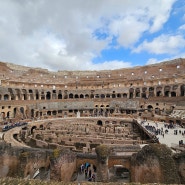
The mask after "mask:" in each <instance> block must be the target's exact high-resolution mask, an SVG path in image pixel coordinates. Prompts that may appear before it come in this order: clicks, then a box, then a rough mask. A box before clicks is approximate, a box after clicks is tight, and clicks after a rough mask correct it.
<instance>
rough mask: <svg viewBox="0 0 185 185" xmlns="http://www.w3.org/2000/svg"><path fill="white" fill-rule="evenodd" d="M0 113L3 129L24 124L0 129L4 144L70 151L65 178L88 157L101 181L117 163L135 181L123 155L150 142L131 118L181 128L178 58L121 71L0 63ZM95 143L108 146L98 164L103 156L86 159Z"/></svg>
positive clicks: (182, 81) (183, 91)
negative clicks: (70, 169) (69, 166)
mask: <svg viewBox="0 0 185 185" xmlns="http://www.w3.org/2000/svg"><path fill="white" fill-rule="evenodd" d="M0 113H1V114H0V121H1V127H2V130H3V129H4V130H3V131H6V129H7V127H6V128H5V125H6V124H7V123H8V126H9V127H14V124H15V123H16V124H17V123H19V124H20V123H21V122H22V123H23V122H29V123H28V124H27V125H26V126H25V125H23V126H22V127H21V128H20V129H18V128H15V129H12V130H9V129H7V130H9V132H8V134H5V135H4V140H6V142H8V143H11V145H12V146H16V147H17V146H19V147H39V148H44V149H54V150H56V149H62V148H63V147H64V148H66V149H69V150H70V151H72V152H75V153H76V154H78V155H77V156H78V157H77V158H75V162H74V160H73V162H74V163H75V165H74V163H73V170H72V172H73V176H74V172H75V171H76V169H78V168H79V167H80V165H81V164H82V163H85V162H86V161H90V163H91V164H93V165H94V166H96V167H99V169H102V171H101V172H99V176H101V177H98V178H99V179H101V180H102V181H103V180H104V179H107V177H106V175H105V174H106V171H105V170H106V169H107V166H105V164H107V165H108V166H109V168H110V174H111V169H112V168H113V167H114V168H116V169H117V170H118V169H119V165H121V166H122V167H124V169H127V170H128V171H129V172H130V175H129V180H128V181H129V182H130V181H138V182H140V180H141V179H139V180H138V179H136V176H134V174H136V172H135V171H136V170H135V169H133V166H132V162H131V161H130V159H131V156H132V154H134V153H137V152H138V151H140V149H141V148H140V147H139V145H141V144H146V143H151V142H157V141H156V138H155V137H154V135H152V134H151V133H149V132H148V131H147V130H145V129H144V128H141V127H140V125H139V124H138V122H137V119H138V118H139V119H142V120H153V121H165V122H167V123H170V124H178V125H180V126H182V127H183V126H185V59H181V58H180V59H175V60H172V61H166V62H162V63H159V64H153V65H147V66H140V67H133V68H127V69H126V68H124V69H117V70H100V71H57V72H51V71H48V70H46V69H41V68H30V67H24V66H19V65H15V64H11V63H3V62H0ZM6 126H7V125H6ZM102 144H103V145H106V146H109V147H111V151H110V158H109V159H110V160H109V164H108V162H105V164H104V162H102V160H103V161H104V160H105V161H106V160H108V159H104V158H103V159H102V158H100V159H98V161H99V163H97V161H96V159H95V158H96V157H95V158H94V157H93V154H95V150H96V149H95V148H96V147H97V146H100V145H102ZM88 154H91V155H89V156H88ZM97 154H98V153H97ZM68 156H70V155H69V154H68ZM111 156H112V157H111ZM104 157H105V156H104ZM106 157H108V156H106ZM73 159H74V157H73ZM123 159H124V160H123ZM65 160H66V158H65ZM70 160H71V159H70ZM68 164H69V163H68ZM101 165H103V166H101ZM74 166H75V167H74ZM65 168H66V169H67V167H65ZM117 172H119V170H118V171H117ZM124 172H127V171H124ZM32 173H33V172H32ZM60 173H61V172H60ZM65 173H66V172H65ZM112 173H114V172H112ZM159 173H160V172H159ZM30 174H31V172H30ZM30 174H29V175H30ZM33 174H34V173H33ZM100 174H101V175H100ZM110 174H109V175H110ZM26 175H28V174H26ZM33 176H34V175H33ZM66 176H67V175H66ZM154 176H155V175H154ZM151 177H152V176H151ZM151 177H150V178H147V180H146V179H145V180H143V181H142V182H148V181H149V182H150V180H149V179H151ZM70 178H72V174H71V176H70V177H69V178H68V180H69V179H70ZM60 179H63V180H64V179H65V178H62V177H61V178H60ZM152 182H153V181H152ZM154 182H155V181H154ZM158 182H163V181H162V180H158ZM176 182H177V181H176ZM178 182H179V181H178Z"/></svg>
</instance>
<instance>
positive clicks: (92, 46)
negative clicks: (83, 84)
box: [0, 0, 182, 70]
mask: <svg viewBox="0 0 185 185" xmlns="http://www.w3.org/2000/svg"><path fill="white" fill-rule="evenodd" d="M174 2H175V0H163V1H161V0H156V1H155V3H153V0H147V1H146V0H140V1H130V0H124V1H123V0H101V1H99V0H93V1H86V0H75V1H74V0H68V1H66V0H55V1H51V0H44V1H43V0H30V1H23V0H16V1H14V0H6V1H0V27H1V29H0V41H1V42H0V48H1V50H0V60H2V61H8V62H14V63H17V64H21V65H27V66H34V67H44V68H49V69H52V70H60V69H61V70H62V69H64V70H77V69H80V70H81V69H83V70H86V69H88V70H89V69H93V70H94V69H108V67H110V68H109V69H111V68H112V67H115V66H118V67H124V66H127V65H128V63H127V62H126V63H124V62H120V61H116V60H115V61H112V62H104V63H103V64H94V63H93V62H92V61H93V58H94V57H96V56H98V55H100V54H101V51H102V50H103V49H106V48H108V47H109V46H110V42H111V39H112V38H113V37H116V38H117V41H118V43H119V45H120V46H124V47H126V48H131V47H133V45H134V44H135V43H138V41H139V39H140V38H141V36H142V35H143V33H144V32H147V31H150V32H156V31H158V30H160V28H162V26H163V25H164V23H165V22H166V21H167V20H168V18H169V14H170V11H171V8H172V5H173V3H174ZM100 28H102V29H103V30H106V33H107V35H108V37H107V38H106V39H105V40H98V39H96V37H94V36H93V33H94V32H95V30H97V29H100ZM180 40H182V39H180ZM145 45H147V43H146V44H145ZM145 45H144V46H143V49H145V47H147V46H145ZM161 47H162V46H161ZM171 48H173V47H171ZM141 49H142V48H141ZM162 49H163V48H162ZM129 65H130V64H129ZM129 65H128V66H129Z"/></svg>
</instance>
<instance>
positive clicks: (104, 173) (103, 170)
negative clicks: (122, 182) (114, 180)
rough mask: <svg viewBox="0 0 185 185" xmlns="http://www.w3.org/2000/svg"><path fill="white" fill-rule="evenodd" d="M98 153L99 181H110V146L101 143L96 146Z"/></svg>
mask: <svg viewBox="0 0 185 185" xmlns="http://www.w3.org/2000/svg"><path fill="white" fill-rule="evenodd" d="M96 154H97V178H96V179H97V181H98V182H108V181H109V169H108V160H109V154H110V148H109V147H108V146H106V145H99V146H97V147H96Z"/></svg>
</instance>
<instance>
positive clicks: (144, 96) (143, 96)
mask: <svg viewBox="0 0 185 185" xmlns="http://www.w3.org/2000/svg"><path fill="white" fill-rule="evenodd" d="M146 91H147V88H146V87H143V88H142V98H147V97H146Z"/></svg>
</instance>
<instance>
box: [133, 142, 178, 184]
mask: <svg viewBox="0 0 185 185" xmlns="http://www.w3.org/2000/svg"><path fill="white" fill-rule="evenodd" d="M131 181H132V182H140V183H167V184H175V183H177V184H178V183H180V178H179V174H178V170H177V166H176V165H175V161H174V159H173V157H172V151H171V150H170V149H169V148H168V147H167V146H166V145H163V144H150V145H146V146H145V147H144V148H143V149H142V150H141V151H139V152H138V153H137V154H134V155H133V156H132V158H131Z"/></svg>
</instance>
